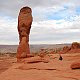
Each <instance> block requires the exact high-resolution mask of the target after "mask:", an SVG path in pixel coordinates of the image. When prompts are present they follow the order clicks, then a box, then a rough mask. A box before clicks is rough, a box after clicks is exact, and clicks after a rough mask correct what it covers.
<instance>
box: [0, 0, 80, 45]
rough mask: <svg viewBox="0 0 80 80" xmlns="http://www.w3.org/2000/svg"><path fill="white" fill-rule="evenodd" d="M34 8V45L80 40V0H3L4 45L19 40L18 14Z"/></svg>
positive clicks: (0, 20) (1, 41) (0, 0)
mask: <svg viewBox="0 0 80 80" xmlns="http://www.w3.org/2000/svg"><path fill="white" fill-rule="evenodd" d="M24 6H29V7H31V8H32V16H33V22H32V26H31V31H30V41H29V43H30V44H62V43H72V42H80V0H6V1H5V0H0V44H6V45H7V44H8V45H15V44H18V43H19V35H18V31H17V25H18V14H19V11H20V9H21V8H22V7H24Z"/></svg>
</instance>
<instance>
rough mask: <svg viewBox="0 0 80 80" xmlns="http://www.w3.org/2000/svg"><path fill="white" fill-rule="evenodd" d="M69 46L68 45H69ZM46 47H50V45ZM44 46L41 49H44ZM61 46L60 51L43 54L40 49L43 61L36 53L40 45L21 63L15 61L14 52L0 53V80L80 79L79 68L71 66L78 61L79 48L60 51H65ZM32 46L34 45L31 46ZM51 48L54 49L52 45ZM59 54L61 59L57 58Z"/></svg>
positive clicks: (79, 57)
mask: <svg viewBox="0 0 80 80" xmlns="http://www.w3.org/2000/svg"><path fill="white" fill-rule="evenodd" d="M51 46H52V45H51ZM57 46H58V45H57ZM65 46H66V45H65ZM71 46H72V45H69V47H71ZM46 47H47V48H50V46H49V47H48V46H46ZM46 47H44V49H43V50H46ZM60 47H61V46H60ZM60 47H58V48H60ZM62 47H63V45H62ZM62 47H61V51H59V52H57V53H54V52H53V53H51V52H50V53H46V54H44V53H45V51H42V54H44V57H41V59H42V60H43V61H40V56H39V55H38V54H39V53H40V52H41V50H42V47H41V46H39V51H40V52H39V53H37V54H34V55H35V56H34V57H30V58H26V59H24V60H25V61H24V62H23V63H17V59H16V53H9V54H8V53H6V54H5V53H4V54H1V55H0V80H80V69H72V68H71V64H72V63H75V62H80V52H79V49H77V47H75V48H76V52H75V49H73V50H70V51H68V52H66V53H62V51H63V52H65V51H64V47H63V48H62ZM10 48H11V47H10ZM33 48H35V47H34V46H33ZM51 48H52V49H54V47H51ZM35 49H37V48H35ZM52 49H48V50H52ZM15 52H16V51H15ZM60 55H61V56H62V60H59V57H60Z"/></svg>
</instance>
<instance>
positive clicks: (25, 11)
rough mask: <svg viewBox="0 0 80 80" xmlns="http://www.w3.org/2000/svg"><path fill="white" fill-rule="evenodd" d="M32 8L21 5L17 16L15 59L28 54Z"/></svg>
mask: <svg viewBox="0 0 80 80" xmlns="http://www.w3.org/2000/svg"><path fill="white" fill-rule="evenodd" d="M32 19H33V18H32V10H31V8H30V7H23V8H22V9H21V10H20V13H19V16H18V32H19V40H20V42H19V46H18V49H17V60H18V61H19V60H20V59H21V58H25V57H27V54H30V49H29V34H30V29H31V24H32Z"/></svg>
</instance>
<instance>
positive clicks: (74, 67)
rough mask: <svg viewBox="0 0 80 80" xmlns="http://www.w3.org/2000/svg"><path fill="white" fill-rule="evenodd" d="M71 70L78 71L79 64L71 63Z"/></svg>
mask: <svg viewBox="0 0 80 80" xmlns="http://www.w3.org/2000/svg"><path fill="white" fill-rule="evenodd" d="M71 69H80V62H75V63H72V65H71Z"/></svg>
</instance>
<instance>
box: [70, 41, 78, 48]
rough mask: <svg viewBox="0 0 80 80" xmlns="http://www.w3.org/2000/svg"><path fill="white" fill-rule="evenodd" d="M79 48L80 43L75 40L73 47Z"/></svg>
mask: <svg viewBox="0 0 80 80" xmlns="http://www.w3.org/2000/svg"><path fill="white" fill-rule="evenodd" d="M78 48H80V43H78V42H73V43H72V45H71V49H78Z"/></svg>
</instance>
